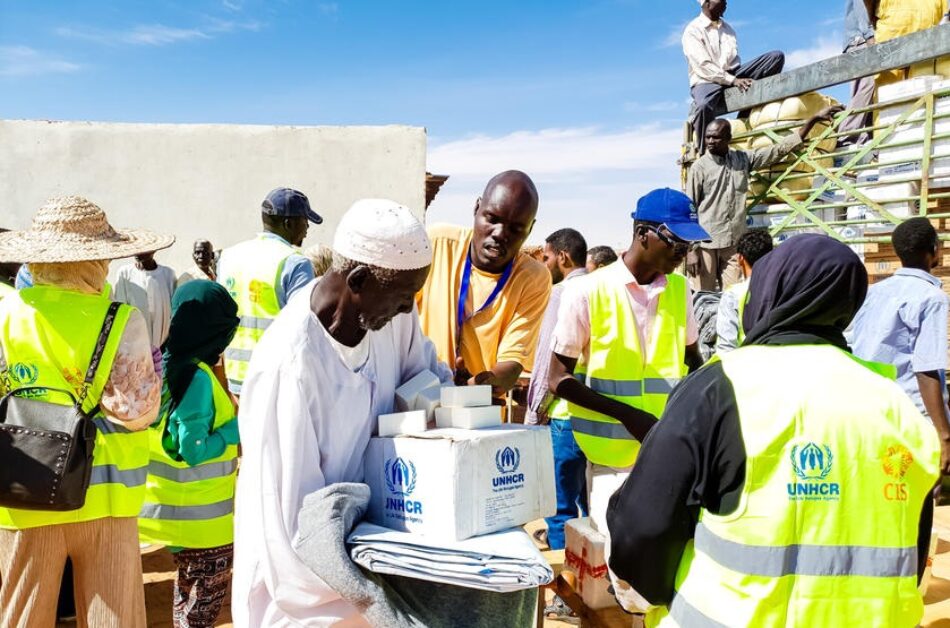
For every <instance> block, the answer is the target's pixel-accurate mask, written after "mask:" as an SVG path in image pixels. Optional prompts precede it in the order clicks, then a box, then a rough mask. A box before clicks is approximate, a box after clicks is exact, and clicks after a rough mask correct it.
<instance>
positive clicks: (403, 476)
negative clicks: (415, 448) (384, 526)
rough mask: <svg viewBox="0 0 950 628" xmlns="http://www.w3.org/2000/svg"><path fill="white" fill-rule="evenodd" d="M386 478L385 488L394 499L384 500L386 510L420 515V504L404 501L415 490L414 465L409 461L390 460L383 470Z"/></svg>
mask: <svg viewBox="0 0 950 628" xmlns="http://www.w3.org/2000/svg"><path fill="white" fill-rule="evenodd" d="M383 473H384V474H385V476H386V488H388V489H389V492H390V493H392V494H393V495H395V496H396V497H387V498H386V510H394V511H396V512H405V513H410V514H417V515H421V514H422V502H417V501H412V500H409V499H406V498H407V497H409V496H410V495H412V492H413V491H414V490H416V480H417V479H418V476H417V474H416V465H415V464H413V462H412V461H411V460H410V461H408V462H406V461H405V460H403V459H402V458H390V459H389V460H387V461H386V465H385V467H384V469H383Z"/></svg>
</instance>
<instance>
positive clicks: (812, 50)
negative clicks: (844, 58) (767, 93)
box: [785, 32, 841, 70]
mask: <svg viewBox="0 0 950 628" xmlns="http://www.w3.org/2000/svg"><path fill="white" fill-rule="evenodd" d="M840 54H841V37H840V35H839V33H837V32H834V33H832V34H831V35H829V36H824V35H823V36H821V37H819V38H818V39H817V40H815V41H814V42H813V43H812V45H811V46H810V47H808V48H800V49H798V50H793V51H791V52H790V53H788V54H787V55H785V69H786V70H793V69H795V68H800V67H802V66H803V65H808V64H810V63H815V62H817V61H821V60H822V59H827V58H828V57H834V56H837V55H840Z"/></svg>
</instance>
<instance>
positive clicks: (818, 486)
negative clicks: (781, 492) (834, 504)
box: [787, 443, 841, 501]
mask: <svg viewBox="0 0 950 628" xmlns="http://www.w3.org/2000/svg"><path fill="white" fill-rule="evenodd" d="M789 459H790V460H791V462H792V470H793V471H794V472H795V475H796V476H797V477H798V479H799V480H801V481H799V482H789V483H788V486H787V488H788V499H789V500H792V501H838V500H839V499H840V498H841V487H840V485H839V484H838V483H837V482H827V481H825V479H826V478H827V477H828V474H830V473H831V466H832V463H833V462H834V455H832V453H831V448H830V447H828V445H824V444H822V445H818V444H816V443H805V444H804V445H795V446H794V447H792V451H791V454H790V455H789Z"/></svg>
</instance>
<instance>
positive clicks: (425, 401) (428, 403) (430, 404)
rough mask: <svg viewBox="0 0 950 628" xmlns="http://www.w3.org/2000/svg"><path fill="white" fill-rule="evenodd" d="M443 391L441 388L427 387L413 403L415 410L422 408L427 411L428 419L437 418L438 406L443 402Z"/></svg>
mask: <svg viewBox="0 0 950 628" xmlns="http://www.w3.org/2000/svg"><path fill="white" fill-rule="evenodd" d="M441 398H442V391H441V390H440V389H439V388H426V389H425V390H423V391H422V392H420V393H419V394H418V395H416V400H415V401H414V402H413V404H412V409H413V410H422V411H423V412H425V413H426V421H434V420H435V411H436V408H438V407H439V405H440V404H441Z"/></svg>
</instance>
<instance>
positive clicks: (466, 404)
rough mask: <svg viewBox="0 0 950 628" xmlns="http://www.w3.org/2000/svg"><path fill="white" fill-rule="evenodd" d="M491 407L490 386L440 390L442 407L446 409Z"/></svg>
mask: <svg viewBox="0 0 950 628" xmlns="http://www.w3.org/2000/svg"><path fill="white" fill-rule="evenodd" d="M490 405H491V386H446V387H445V388H443V389H442V406H443V407H446V408H477V407H479V406H490Z"/></svg>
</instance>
